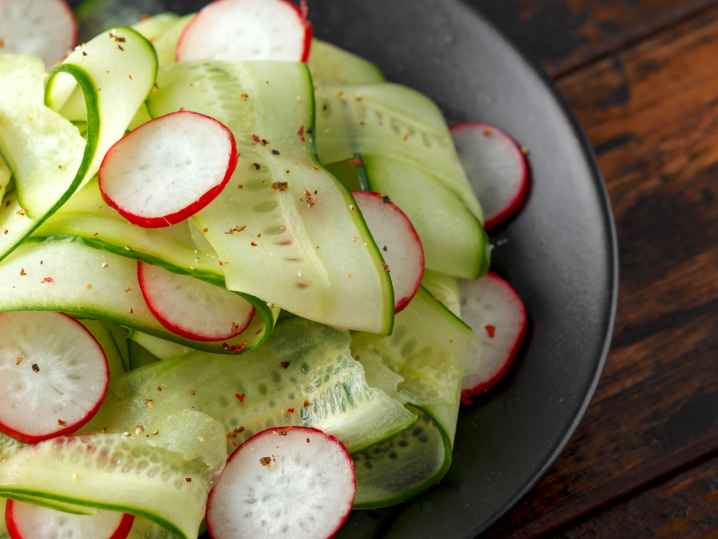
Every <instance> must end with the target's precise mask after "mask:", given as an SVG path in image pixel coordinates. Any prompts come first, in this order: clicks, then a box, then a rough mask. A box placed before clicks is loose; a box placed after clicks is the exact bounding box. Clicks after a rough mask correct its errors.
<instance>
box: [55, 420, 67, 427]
mask: <svg viewBox="0 0 718 539" xmlns="http://www.w3.org/2000/svg"><path fill="white" fill-rule="evenodd" d="M57 424H58V425H60V426H61V427H67V422H66V421H63V420H62V419H58V420H57Z"/></svg>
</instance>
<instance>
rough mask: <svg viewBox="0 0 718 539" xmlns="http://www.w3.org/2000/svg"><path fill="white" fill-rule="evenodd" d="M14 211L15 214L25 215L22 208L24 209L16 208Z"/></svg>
mask: <svg viewBox="0 0 718 539" xmlns="http://www.w3.org/2000/svg"><path fill="white" fill-rule="evenodd" d="M8 202H10V201H9V200H8ZM15 213H16V214H17V215H25V210H24V209H20V210H17V211H16V212H15Z"/></svg>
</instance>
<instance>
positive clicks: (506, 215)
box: [449, 122, 531, 230]
mask: <svg viewBox="0 0 718 539" xmlns="http://www.w3.org/2000/svg"><path fill="white" fill-rule="evenodd" d="M462 129H489V130H491V131H492V132H494V133H495V134H497V135H498V136H500V137H502V138H504V139H506V140H507V141H508V142H509V144H510V145H511V147H513V148H515V149H516V151H517V152H516V153H517V155H518V156H519V160H520V164H521V169H522V170H523V175H522V177H521V187H520V188H519V191H518V193H517V195H516V196H515V197H514V199H513V200H512V201H511V203H510V204H509V205H508V206H507V207H506V208H505V209H504V210H502V211H501V212H500V213H499V214H498V215H495V216H494V217H492V218H491V219H488V220H487V221H486V222H484V229H486V230H489V229H492V228H496V227H498V226H499V225H502V224H504V223H505V222H507V221H509V220H511V219H512V218H514V217H515V216H516V215H518V213H519V211H520V210H521V209H522V208H523V206H524V204H525V203H526V199H527V197H528V192H529V183H530V181H531V169H530V167H529V161H528V158H527V157H526V154H525V153H524V152H523V151H521V146H520V145H519V144H518V143H517V142H516V141H515V140H514V139H513V138H512V137H511V136H509V135H508V134H507V133H506V132H505V131H503V130H501V129H499V128H498V127H496V126H495V125H491V124H487V123H483V122H464V123H460V124H456V125H454V126H452V127H451V128H450V129H449V131H450V132H452V133H453V132H454V131H461V130H462ZM479 202H481V201H479Z"/></svg>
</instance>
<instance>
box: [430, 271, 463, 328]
mask: <svg viewBox="0 0 718 539" xmlns="http://www.w3.org/2000/svg"><path fill="white" fill-rule="evenodd" d="M421 284H422V286H423V287H424V288H426V289H427V290H428V291H429V293H431V294H433V296H434V297H435V298H436V299H438V300H439V301H440V302H441V303H443V304H444V306H445V307H446V308H447V309H449V310H450V311H451V312H452V313H454V314H455V315H456V317H457V318H461V279H460V278H459V277H453V276H452V275H446V274H445V273H439V272H436V271H432V270H428V269H427V270H425V271H424V277H423V279H422V280H421Z"/></svg>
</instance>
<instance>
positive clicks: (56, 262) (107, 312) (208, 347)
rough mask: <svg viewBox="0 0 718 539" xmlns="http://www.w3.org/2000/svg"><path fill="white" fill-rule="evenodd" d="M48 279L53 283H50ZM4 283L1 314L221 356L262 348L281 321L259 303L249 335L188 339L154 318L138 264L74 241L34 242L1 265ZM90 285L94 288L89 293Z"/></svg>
mask: <svg viewBox="0 0 718 539" xmlns="http://www.w3.org/2000/svg"><path fill="white" fill-rule="evenodd" d="M41 260H42V261H43V264H40V261H41ZM103 264H104V265H105V266H104V267H103ZM21 273H24V275H21ZM46 278H50V279H52V280H53V281H52V282H47V281H44V279H46ZM0 279H2V280H3V281H4V282H5V283H7V284H8V287H9V288H8V292H7V293H4V294H3V295H2V296H1V297H0V312H12V311H61V312H66V313H68V314H70V315H73V316H75V317H79V318H96V319H98V320H105V321H108V322H112V323H113V324H116V325H118V326H123V327H126V328H130V329H135V330H137V331H140V332H142V333H147V334H149V335H153V336H155V337H159V338H160V339H165V340H168V341H172V342H174V343H177V344H180V345H182V346H186V347H188V348H193V349H195V350H205V351H208V352H212V353H215V354H233V355H237V354H238V353H245V352H249V351H251V350H253V349H255V348H257V347H258V346H260V345H261V344H262V343H263V342H264V341H265V340H266V339H267V334H269V333H271V330H272V329H273V327H274V321H275V319H276V317H277V316H278V315H279V309H277V308H270V307H268V306H267V305H266V304H263V305H262V303H261V302H260V301H259V300H257V299H256V298H253V299H254V301H256V302H257V303H259V307H258V308H257V310H256V312H255V316H254V318H253V319H252V321H251V323H250V325H249V327H248V328H247V329H246V330H245V331H244V332H243V333H241V334H239V335H238V336H236V337H233V338H232V339H228V340H227V341H225V342H224V343H221V342H200V341H193V340H190V339H186V338H184V337H181V336H179V335H176V334H175V333H172V332H171V331H169V330H167V329H166V328H165V327H164V326H163V325H162V324H160V323H159V321H157V319H156V318H155V317H154V315H152V313H151V312H150V310H149V307H147V303H146V302H145V300H144V297H143V296H142V292H141V290H140V286H139V282H138V280H137V262H136V261H135V260H134V259H131V258H128V257H124V256H118V255H115V254H112V253H109V252H106V251H103V250H100V249H95V248H93V247H89V246H87V245H86V244H85V243H84V240H83V239H82V238H76V237H73V236H53V237H50V238H46V239H39V238H34V237H31V238H29V239H28V240H26V241H25V242H24V243H23V245H21V246H20V247H19V248H18V249H17V250H16V252H15V253H13V255H11V257H9V258H8V259H7V260H6V261H5V262H4V263H3V264H2V265H0ZM88 284H89V285H91V287H92V288H86V286H87V285H88ZM247 299H248V300H249V298H247ZM225 343H226V344H225ZM233 348H234V350H235V352H232V349H233Z"/></svg>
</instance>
